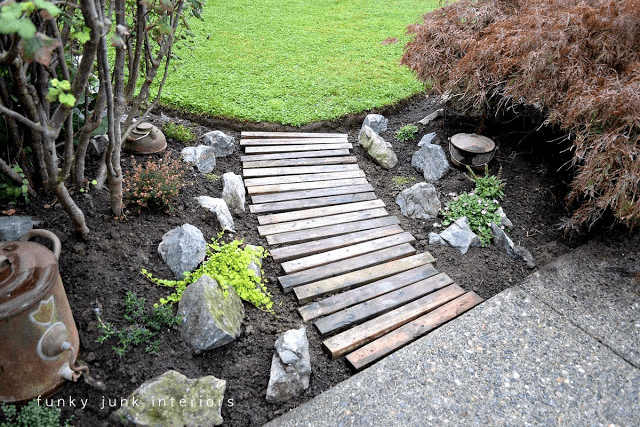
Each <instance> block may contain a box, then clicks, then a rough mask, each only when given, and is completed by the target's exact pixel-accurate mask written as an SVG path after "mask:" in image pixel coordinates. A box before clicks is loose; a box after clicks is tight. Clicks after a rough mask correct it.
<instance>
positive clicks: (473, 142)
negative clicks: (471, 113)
mask: <svg viewBox="0 0 640 427" xmlns="http://www.w3.org/2000/svg"><path fill="white" fill-rule="evenodd" d="M449 152H450V153H451V162H452V163H453V164H454V165H456V166H462V167H465V166H469V167H471V168H472V169H481V166H484V165H486V164H487V163H489V162H490V161H491V159H493V156H494V155H495V153H496V144H495V143H494V142H493V141H492V140H490V139H489V138H487V137H486V136H482V135H477V134H475V133H457V134H455V135H453V136H452V137H451V138H449Z"/></svg>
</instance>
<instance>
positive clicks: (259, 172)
mask: <svg viewBox="0 0 640 427" xmlns="http://www.w3.org/2000/svg"><path fill="white" fill-rule="evenodd" d="M358 170H360V166H358V165H357V164H353V165H351V164H350V165H323V166H290V167H281V168H258V169H242V176H244V177H247V178H252V177H258V176H281V175H301V174H306V173H309V174H310V173H323V172H349V171H358Z"/></svg>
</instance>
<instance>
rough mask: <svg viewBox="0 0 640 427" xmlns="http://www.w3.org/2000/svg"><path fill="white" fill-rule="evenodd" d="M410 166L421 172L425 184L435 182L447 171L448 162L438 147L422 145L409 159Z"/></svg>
mask: <svg viewBox="0 0 640 427" xmlns="http://www.w3.org/2000/svg"><path fill="white" fill-rule="evenodd" d="M411 166H413V167H414V168H416V169H418V170H419V171H421V172H422V173H423V175H424V179H425V181H427V182H436V181H437V180H439V179H440V178H442V177H443V176H444V174H446V173H447V171H448V170H449V162H448V161H447V156H446V155H445V154H444V150H443V149H442V147H440V146H439V145H435V144H424V145H423V146H422V147H420V149H419V150H418V151H416V152H415V153H413V156H412V157H411Z"/></svg>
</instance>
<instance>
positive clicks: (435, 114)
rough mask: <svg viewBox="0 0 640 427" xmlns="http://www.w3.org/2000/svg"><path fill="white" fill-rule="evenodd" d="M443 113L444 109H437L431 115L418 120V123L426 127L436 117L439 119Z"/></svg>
mask: <svg viewBox="0 0 640 427" xmlns="http://www.w3.org/2000/svg"><path fill="white" fill-rule="evenodd" d="M442 113H444V108H438V109H437V110H436V111H434V112H433V113H430V114H427V115H426V116H425V117H424V118H423V119H421V120H419V121H418V123H420V124H421V125H428V124H429V123H431V122H432V121H434V120H435V119H437V118H438V117H440V116H441V115H442Z"/></svg>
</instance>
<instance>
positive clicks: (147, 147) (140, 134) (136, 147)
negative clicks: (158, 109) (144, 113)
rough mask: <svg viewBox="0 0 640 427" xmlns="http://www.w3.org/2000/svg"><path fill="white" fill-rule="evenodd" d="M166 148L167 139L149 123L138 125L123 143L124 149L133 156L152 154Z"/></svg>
mask: <svg viewBox="0 0 640 427" xmlns="http://www.w3.org/2000/svg"><path fill="white" fill-rule="evenodd" d="M166 147H167V139H166V137H165V136H164V134H163V133H162V132H160V129H158V128H157V127H155V126H154V125H152V124H151V123H147V122H144V123H140V124H139V125H137V126H136V128H135V129H133V130H132V131H131V134H130V135H129V136H128V137H127V140H126V141H125V142H124V149H125V150H127V151H131V152H133V153H135V154H153V153H157V152H158V151H162V150H164V149H165V148H166Z"/></svg>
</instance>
